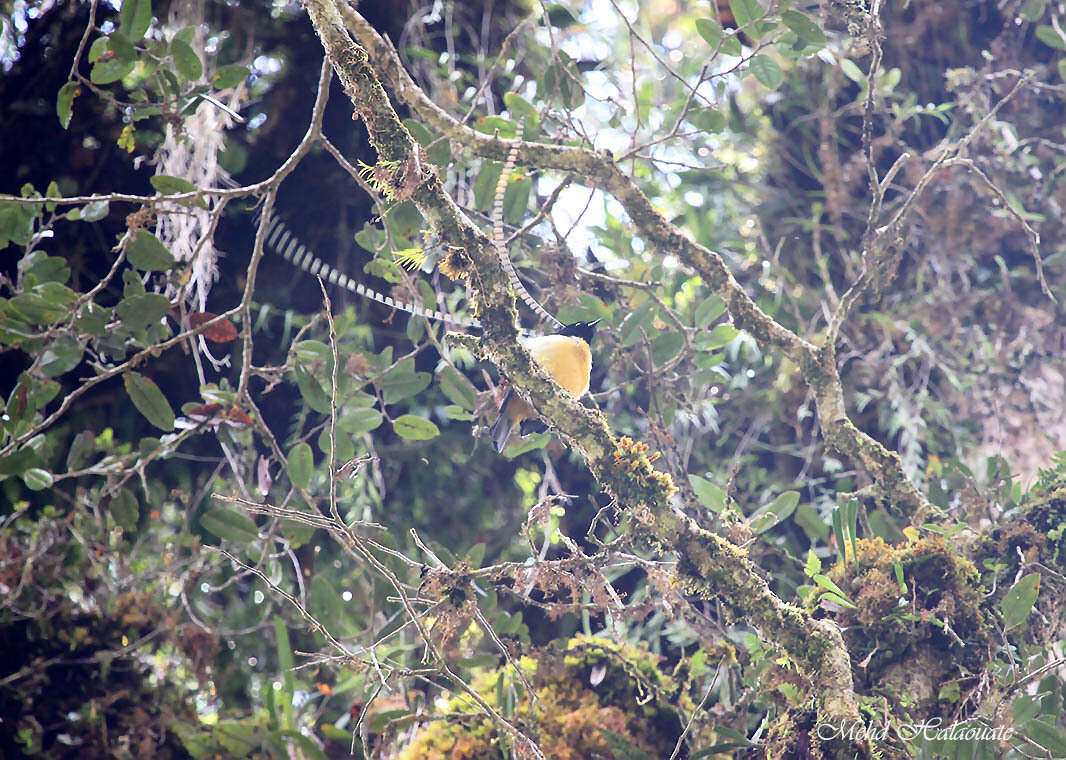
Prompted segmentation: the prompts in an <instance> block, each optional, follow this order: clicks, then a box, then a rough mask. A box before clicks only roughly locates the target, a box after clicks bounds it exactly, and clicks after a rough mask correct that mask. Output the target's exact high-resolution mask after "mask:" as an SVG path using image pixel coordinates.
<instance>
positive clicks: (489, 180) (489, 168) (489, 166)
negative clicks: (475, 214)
mask: <svg viewBox="0 0 1066 760" xmlns="http://www.w3.org/2000/svg"><path fill="white" fill-rule="evenodd" d="M502 171H503V164H501V163H499V162H497V161H486V162H485V163H484V164H483V165H482V167H481V171H479V172H478V175H477V179H475V180H474V205H475V206H477V208H478V210H479V211H489V210H490V209H491V208H492V202H493V200H494V199H495V197H496V184H497V183H498V182H499V181H500V173H501V172H502Z"/></svg>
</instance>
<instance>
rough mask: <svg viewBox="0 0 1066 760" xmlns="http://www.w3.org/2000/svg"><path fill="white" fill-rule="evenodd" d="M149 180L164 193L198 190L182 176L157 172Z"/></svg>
mask: <svg viewBox="0 0 1066 760" xmlns="http://www.w3.org/2000/svg"><path fill="white" fill-rule="evenodd" d="M148 181H149V182H151V183H152V187H154V188H155V189H156V190H157V191H159V192H161V193H162V194H163V195H178V194H179V193H192V192H196V185H194V184H193V183H192V182H189V180H187V179H182V178H181V177H170V176H168V175H166V174H155V175H153V176H152V177H151V178H150V179H149V180H148ZM160 245H162V243H160ZM168 253H169V251H168Z"/></svg>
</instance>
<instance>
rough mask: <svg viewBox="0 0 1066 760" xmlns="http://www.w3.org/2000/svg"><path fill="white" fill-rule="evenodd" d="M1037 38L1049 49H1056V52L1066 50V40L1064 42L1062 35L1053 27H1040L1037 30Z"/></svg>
mask: <svg viewBox="0 0 1066 760" xmlns="http://www.w3.org/2000/svg"><path fill="white" fill-rule="evenodd" d="M1036 38H1037V39H1038V40H1040V41H1041V42H1043V43H1044V44H1045V45H1047V46H1048V47H1052V48H1055V49H1056V50H1063V49H1066V40H1064V39H1063V38H1062V35H1061V34H1059V33H1058V32H1056V31H1055V29H1054V28H1053V27H1050V26H1038V27H1037V28H1036Z"/></svg>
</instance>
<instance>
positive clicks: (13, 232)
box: [0, 203, 38, 248]
mask: <svg viewBox="0 0 1066 760" xmlns="http://www.w3.org/2000/svg"><path fill="white" fill-rule="evenodd" d="M37 213H38V210H37V209H34V208H32V207H30V206H22V205H20V204H18V203H0V248H2V247H4V246H6V245H7V241H8V240H10V241H12V242H13V243H15V244H17V245H26V244H27V243H29V242H30V239H31V238H32V237H33V222H34V220H35V219H36V218H37Z"/></svg>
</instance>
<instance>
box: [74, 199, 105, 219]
mask: <svg viewBox="0 0 1066 760" xmlns="http://www.w3.org/2000/svg"><path fill="white" fill-rule="evenodd" d="M74 211H77V212H78V216H77V218H76V219H73V221H81V222H98V221H100V220H101V219H103V218H104V217H106V216H107V215H108V214H109V213H111V203H110V201H90V202H89V203H86V204H85V205H84V206H82V207H81V208H80V209H74ZM74 211H71V212H70V213H68V214H67V218H68V219H69V218H71V217H70V214H72V213H74Z"/></svg>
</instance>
